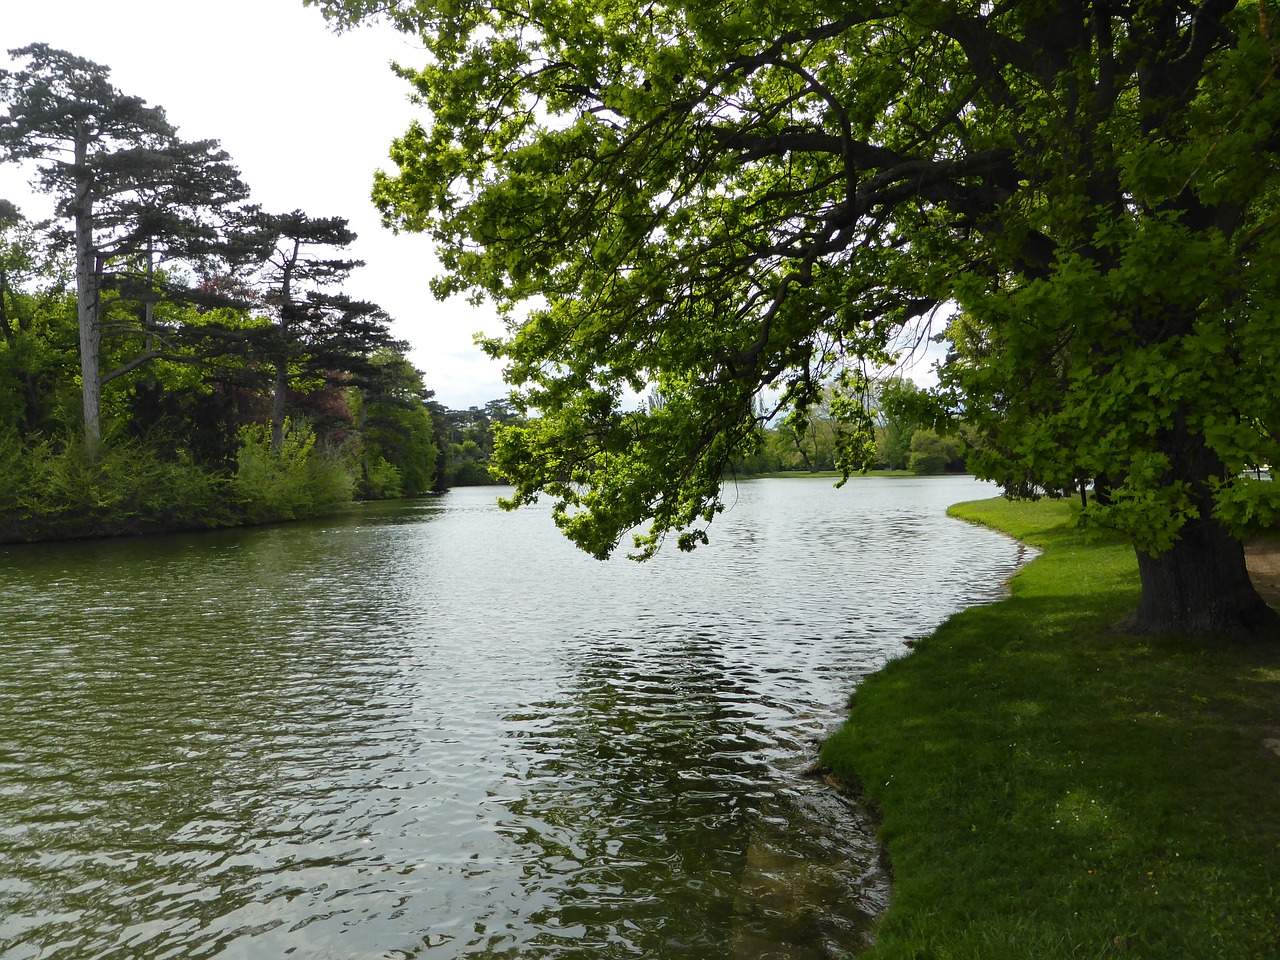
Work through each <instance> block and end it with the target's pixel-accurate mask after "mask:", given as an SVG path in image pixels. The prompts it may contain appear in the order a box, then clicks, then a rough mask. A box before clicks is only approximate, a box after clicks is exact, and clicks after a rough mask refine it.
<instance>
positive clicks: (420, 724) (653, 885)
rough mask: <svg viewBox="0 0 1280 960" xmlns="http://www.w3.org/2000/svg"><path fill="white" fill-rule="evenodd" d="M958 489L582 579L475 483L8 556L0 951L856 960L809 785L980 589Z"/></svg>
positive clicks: (873, 869) (853, 891) (893, 492)
mask: <svg viewBox="0 0 1280 960" xmlns="http://www.w3.org/2000/svg"><path fill="white" fill-rule="evenodd" d="M994 493H995V490H994V488H992V487H990V486H986V485H981V484H978V483H976V482H975V481H973V480H971V479H969V478H962V477H948V478H928V479H926V478H920V479H912V478H905V479H903V478H855V479H853V480H851V481H850V482H849V483H848V485H847V486H846V487H845V488H843V489H841V490H836V489H834V488H833V487H832V483H831V481H830V480H818V479H808V478H803V479H787V480H755V481H748V482H742V483H739V484H738V485H736V487H731V488H730V489H729V490H728V491H727V493H726V496H727V502H728V505H729V509H728V510H727V512H726V513H725V514H724V515H723V516H722V517H720V518H719V519H717V520H716V522H715V523H714V524H713V525H712V527H711V531H710V532H711V544H710V545H709V546H707V547H704V548H700V549H699V550H697V551H695V552H694V553H692V554H681V553H679V552H677V551H676V550H675V549H674V544H672V547H671V549H670V550H668V551H664V552H663V553H662V554H660V555H659V556H658V557H656V558H655V559H654V560H652V561H650V562H648V563H645V564H637V563H634V562H631V561H628V560H626V559H624V558H622V557H621V556H619V557H618V558H617V559H615V560H611V561H609V562H606V563H600V562H597V561H595V560H592V559H590V558H589V557H587V556H585V555H583V554H581V553H579V552H577V551H575V549H574V548H573V547H572V546H571V545H570V544H568V543H567V542H566V541H564V540H563V538H561V537H560V535H559V534H558V533H557V532H556V530H555V529H554V527H553V525H552V523H551V520H550V512H549V509H546V508H544V507H542V506H538V507H534V508H531V509H527V510H522V511H519V512H516V513H506V512H503V511H502V510H500V509H498V507H497V506H496V505H495V501H494V498H495V496H496V492H495V490H494V489H493V488H466V489H458V490H455V491H452V492H450V493H448V494H446V495H444V496H441V497H438V498H433V499H427V500H421V501H412V502H404V501H402V502H398V503H390V504H371V505H367V506H364V507H361V508H359V509H357V510H355V511H353V512H352V513H350V514H348V515H343V516H342V517H340V518H336V519H330V520H324V521H316V522H308V523H298V524H287V525H280V526H273V527H260V528H254V529H240V530H229V531H216V532H210V533H201V534H193V535H180V536H168V537H150V538H139V539H132V540H113V541H97V542H80V543H65V544H44V545H34V546H26V547H13V548H5V549H3V550H0V562H2V563H3V568H2V569H3V573H2V574H0V577H2V583H3V589H2V590H0V957H3V958H4V960H19V958H42V960H49V958H59V960H70V958H122V960H123V958H129V960H137V958H164V957H174V958H189V957H214V956H217V957H227V958H281V957H297V958H324V957H333V958H409V957H422V958H428V960H437V958H438V960H446V958H454V957H459V958H461V957H467V958H497V957H503V958H517V957H519V958H552V957H554V958H566V960H567V958H582V960H587V958H591V960H596V958H611V957H643V958H649V960H667V958H686V957H687V958H699V960H705V958H712V960H714V958H721V957H723V958H739V957H741V958H748V957H750V958H789V960H801V958H819V957H852V956H855V955H856V954H857V952H858V950H859V949H860V948H861V947H863V946H864V945H865V944H866V942H867V938H868V937H869V936H870V933H871V925H872V922H873V920H874V918H875V916H876V915H877V913H878V912H879V911H880V910H882V909H883V906H884V904H885V903H886V901H887V898H888V897H889V895H890V892H891V891H890V888H889V884H888V882H887V879H886V877H885V875H884V872H883V870H882V869H881V867H880V865H879V863H878V859H877V851H876V846H875V843H874V840H873V835H872V827H871V825H870V823H869V821H868V818H867V816H866V814H865V812H864V811H862V810H860V809H859V808H858V807H857V805H856V804H855V803H854V802H853V801H851V800H850V799H848V798H846V797H845V796H843V795H841V794H839V793H837V792H836V791H834V790H833V789H832V788H830V787H829V786H827V785H826V784H825V783H824V782H823V781H821V780H820V779H813V778H809V777H805V776H804V772H805V771H806V769H807V768H808V767H810V766H811V765H812V763H813V761H814V757H815V754H816V751H817V747H818V745H819V744H820V742H821V741H822V739H823V738H824V737H825V736H827V735H828V734H829V733H830V732H831V731H832V730H833V729H834V728H835V727H836V726H837V725H838V724H839V723H840V722H841V720H842V718H843V714H844V704H845V701H846V699H847V696H848V693H849V691H850V690H851V689H852V688H853V687H854V685H855V684H856V683H857V681H858V679H859V677H862V676H865V675H866V674H867V673H869V672H871V671H874V670H876V669H877V668H878V667H879V666H881V665H882V664H883V663H884V662H885V661H886V659H888V658H890V657H895V656H899V655H901V654H903V653H904V652H905V650H906V647H905V645H904V641H907V640H909V639H910V638H912V637H917V636H920V635H922V634H925V633H927V632H928V631H930V630H931V629H932V628H933V627H934V626H936V625H937V624H938V623H939V622H940V621H941V620H942V619H944V618H945V617H946V616H948V615H949V614H950V613H952V612H954V611H955V610H957V609H959V608H961V607H964V606H967V605H970V604H974V603H980V602H985V601H989V600H992V599H995V598H998V597H999V596H1001V595H1002V594H1003V590H1004V587H1003V584H1004V583H1005V581H1006V580H1007V579H1008V577H1009V576H1010V575H1011V574H1012V573H1013V571H1014V570H1015V569H1016V568H1017V566H1018V564H1019V563H1021V562H1022V561H1023V560H1024V559H1025V558H1026V557H1025V550H1024V548H1022V547H1020V546H1019V545H1018V544H1016V543H1014V542H1012V541H1010V540H1008V539H1006V538H1004V537H1002V536H999V535H996V534H994V533H991V532H990V531H986V530H983V529H980V528H976V527H973V526H970V525H967V524H964V523H961V522H959V521H956V520H952V519H949V518H947V517H946V516H945V508H946V507H947V506H948V505H949V504H951V503H953V502H956V501H959V500H967V499H977V498H980V497H985V496H990V495H994Z"/></svg>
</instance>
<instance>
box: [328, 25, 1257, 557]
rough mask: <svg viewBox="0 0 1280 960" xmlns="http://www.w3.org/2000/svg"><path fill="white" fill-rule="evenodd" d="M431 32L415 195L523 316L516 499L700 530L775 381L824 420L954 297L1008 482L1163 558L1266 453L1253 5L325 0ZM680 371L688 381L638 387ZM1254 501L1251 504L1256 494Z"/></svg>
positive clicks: (403, 188) (587, 543) (463, 279)
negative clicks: (1077, 493) (1072, 498)
mask: <svg viewBox="0 0 1280 960" xmlns="http://www.w3.org/2000/svg"><path fill="white" fill-rule="evenodd" d="M312 2H315V3H317V4H318V5H320V6H321V7H323V8H324V9H325V11H326V13H327V14H328V15H329V16H331V17H333V18H335V19H337V20H339V21H340V22H352V21H355V20H359V19H362V18H366V17H370V16H373V15H375V14H380V15H385V16H388V17H389V18H391V19H392V20H393V21H394V22H395V23H396V24H397V25H398V26H399V27H400V28H401V29H404V30H408V31H412V32H415V33H417V34H418V35H419V37H420V38H421V40H422V42H423V43H424V44H425V45H426V48H427V51H428V62H427V63H426V64H425V65H424V66H420V67H417V68H401V73H402V74H403V76H404V77H405V78H406V79H407V80H409V81H410V82H411V83H412V84H413V87H414V90H415V91H416V94H417V96H418V97H419V98H420V99H421V102H422V103H423V105H424V106H425V107H426V108H427V111H428V114H429V116H428V122H426V123H423V124H416V125H414V126H413V127H411V128H410V129H409V130H408V131H407V133H406V134H405V135H404V136H403V137H401V138H400V139H399V140H398V141H397V142H396V144H395V146H394V149H393V154H392V156H393V159H394V161H395V163H396V165H397V168H398V169H397V171H396V172H394V173H392V174H382V175H379V177H378V179H377V183H376V187H375V196H376V199H377V201H378V202H379V204H380V205H381V207H382V210H383V211H384V214H385V216H386V218H387V220H388V221H389V222H390V223H391V224H393V225H395V226H397V227H399V228H402V229H409V230H420V231H427V232H429V233H430V234H431V235H432V236H434V237H435V239H436V240H437V242H438V244H439V246H440V249H441V250H442V254H443V260H444V263H445V266H446V267H447V269H448V275H447V276H446V277H445V278H444V279H442V280H440V281H438V282H437V284H436V290H437V293H439V294H441V295H445V294H450V293H454V292H458V291H468V292H470V293H471V294H472V295H474V296H477V297H487V298H489V299H491V300H492V301H493V302H494V303H495V304H497V305H498V307H499V308H500V309H501V310H503V311H504V312H505V313H506V315H507V317H508V319H509V327H508V333H507V335H506V336H504V337H502V338H498V339H494V340H491V341H489V342H487V343H486V344H485V346H486V349H488V350H489V351H490V352H491V353H492V354H493V355H495V356H498V357H501V358H503V359H504V360H505V361H506V362H507V373H508V377H509V379H510V381H511V382H512V383H513V384H515V385H516V386H517V387H518V389H519V393H518V400H519V402H520V404H521V405H522V407H523V408H524V409H525V410H526V411H529V412H533V413H536V414H537V416H536V417H533V418H531V419H530V420H529V421H528V422H527V423H525V424H524V425H521V426H516V427H512V428H509V429H507V430H505V431H503V433H502V435H501V439H500V442H499V446H498V450H497V454H496V457H495V459H496V462H497V463H498V464H499V466H500V467H501V469H503V470H504V471H505V472H506V474H507V475H508V476H509V477H510V478H511V479H512V481H513V482H514V483H515V485H516V493H515V495H514V497H513V501H514V502H515V503H523V502H527V501H529V500H531V499H533V498H535V497H536V496H537V495H538V494H540V493H547V494H550V495H551V496H553V497H554V498H555V499H556V516H557V521H558V522H559V523H560V524H561V526H563V527H564V528H565V530H566V532H567V533H568V534H569V535H570V536H571V537H572V538H573V539H574V540H575V541H577V542H578V543H579V544H580V545H581V546H583V547H584V548H585V549H587V550H589V551H590V552H592V553H594V554H596V555H598V556H605V555H607V554H608V553H610V552H611V551H612V550H613V549H614V547H615V546H616V544H617V543H618V540H619V538H620V537H621V536H622V535H623V534H624V533H625V532H626V531H628V530H630V529H633V528H635V527H636V525H638V524H641V523H642V522H644V521H646V520H650V521H651V522H652V526H651V527H650V529H649V533H648V534H644V535H641V536H640V537H638V538H637V544H638V546H639V547H640V549H641V553H647V552H649V551H651V550H652V549H653V548H655V547H656V545H657V543H658V542H659V540H660V539H661V537H662V536H663V535H664V534H665V533H666V532H668V531H678V532H680V545H681V546H682V547H691V546H693V545H695V544H696V543H698V542H700V541H701V540H703V539H705V533H704V532H703V527H704V525H705V523H706V522H707V521H709V520H710V519H711V517H712V516H714V514H715V513H716V512H717V511H718V510H719V509H720V508H721V504H720V499H719V489H720V482H721V477H722V474H723V472H724V469H725V467H726V465H727V464H728V463H730V462H731V461H732V460H733V459H734V458H735V457H738V456H741V455H742V454H744V453H746V452H749V450H750V449H751V447H752V444H754V443H755V442H757V440H756V438H757V436H758V432H757V431H756V430H755V429H754V427H755V424H756V423H757V421H758V420H759V418H760V417H761V416H762V415H768V414H769V413H770V412H771V411H769V410H768V409H766V410H765V411H764V412H763V414H759V413H757V411H756V407H755V406H753V402H754V400H755V399H756V398H757V397H758V396H760V395H761V394H762V393H763V394H765V395H768V396H776V397H780V398H781V401H782V402H783V403H789V404H792V405H793V406H795V407H797V408H798V409H799V410H800V411H801V416H803V411H804V410H805V409H806V408H807V406H808V405H810V404H812V403H813V402H814V401H815V400H816V399H817V398H818V397H819V395H820V393H821V390H822V387H823V385H824V383H825V382H827V381H829V380H831V379H832V378H833V377H838V378H841V382H842V384H843V388H842V391H841V393H842V395H843V397H844V398H845V401H846V402H844V403H843V404H841V410H842V415H843V419H844V420H845V421H846V422H847V423H848V424H849V427H850V431H851V432H850V437H851V438H852V440H851V442H849V443H848V444H847V445H846V448H845V456H844V458H843V466H844V468H845V469H846V470H847V469H850V468H852V467H855V466H856V465H857V460H858V454H859V452H860V451H861V450H863V449H864V445H863V444H861V443H859V442H858V438H859V437H862V436H865V434H866V431H867V429H868V427H869V426H870V424H869V421H868V418H867V417H866V415H865V412H864V411H863V409H862V408H861V407H860V405H859V403H858V402H857V401H858V398H859V396H860V394H861V393H862V392H863V389H864V388H865V381H864V380H863V378H862V375H861V372H860V371H861V369H862V365H863V364H870V365H873V366H874V365H877V364H880V363H883V362H885V361H886V360H887V359H888V357H887V354H888V352H889V350H890V348H891V345H892V343H893V338H894V336H895V335H896V334H897V333H898V332H899V331H900V330H901V329H902V328H903V327H904V325H908V324H910V323H912V322H914V321H915V320H917V319H918V318H921V317H927V316H929V315H930V314H931V312H932V311H934V310H936V309H937V308H938V307H939V306H940V305H943V304H957V305H958V306H959V308H960V311H961V317H962V319H961V320H960V321H959V322H958V323H957V325H956V326H955V328H954V329H953V331H952V332H953V336H954V338H955V340H956V344H957V346H956V350H955V352H954V354H953V357H952V363H951V365H950V370H949V372H948V373H947V375H946V376H947V383H948V385H949V387H950V388H951V399H952V400H953V402H954V404H955V406H956V408H957V409H958V410H962V411H963V412H964V413H965V414H966V415H967V416H968V417H970V418H971V419H974V420H977V421H978V422H980V423H981V424H983V425H984V426H985V427H986V429H987V432H988V434H989V439H990V442H989V443H988V444H987V445H986V447H985V450H986V453H985V456H986V458H987V459H986V460H985V462H984V466H983V468H984V471H985V472H986V473H987V474H988V475H991V476H999V475H1001V474H1020V475H1024V476H1029V477H1031V478H1033V480H1034V482H1035V483H1039V484H1048V485H1057V486H1065V485H1068V484H1069V483H1074V482H1075V481H1077V480H1080V479H1093V480H1097V481H1099V482H1100V483H1101V482H1102V481H1103V480H1105V486H1106V488H1107V489H1108V490H1109V491H1110V497H1109V504H1106V505H1098V506H1097V507H1095V509H1100V510H1101V511H1102V512H1103V513H1104V514H1105V515H1106V516H1105V519H1107V520H1108V521H1109V522H1111V523H1113V524H1115V525H1117V526H1119V527H1121V528H1122V529H1124V530H1125V531H1126V532H1127V533H1128V534H1129V535H1130V536H1131V537H1132V538H1133V539H1134V540H1135V542H1136V543H1137V544H1138V545H1139V546H1140V547H1142V548H1144V549H1149V550H1153V551H1159V550H1163V549H1165V548H1167V547H1168V545H1169V544H1170V543H1172V541H1173V539H1174V538H1176V536H1177V533H1178V531H1179V529H1180V528H1181V527H1182V526H1183V525H1184V524H1186V523H1188V522H1191V521H1194V520H1196V519H1197V518H1203V517H1207V516H1208V515H1209V514H1211V513H1213V512H1215V511H1217V513H1218V514H1219V515H1221V516H1222V517H1223V518H1225V519H1227V520H1229V521H1231V522H1237V523H1238V522H1240V521H1241V518H1242V516H1243V514H1245V513H1248V512H1249V511H1250V510H1256V509H1258V507H1257V505H1256V503H1255V505H1254V506H1252V507H1242V506H1241V504H1242V503H1244V502H1245V501H1248V500H1249V499H1250V497H1253V498H1254V500H1255V501H1256V495H1255V494H1253V493H1249V492H1248V491H1245V489H1244V487H1243V485H1242V482H1241V481H1240V480H1239V479H1238V477H1237V474H1238V473H1239V470H1240V468H1241V467H1242V466H1243V465H1245V464H1246V463H1247V462H1257V461H1258V460H1261V459H1265V460H1271V459H1273V452H1274V450H1275V436H1274V432H1273V427H1274V424H1275V423H1276V422H1277V419H1276V412H1277V411H1276V409H1275V400H1274V398H1275V397H1277V396H1280V390H1278V389H1277V387H1280V384H1277V383H1276V377H1277V374H1276V371H1277V369H1280V365H1278V364H1277V363H1276V360H1280V357H1276V356H1275V353H1276V351H1277V350H1278V349H1280V347H1278V346H1277V344H1280V337H1277V335H1276V334H1277V332H1280V331H1277V320H1278V319H1280V318H1278V316H1277V309H1278V308H1277V303H1280V299H1277V297H1276V294H1277V293H1278V292H1280V291H1277V290H1276V284H1277V279H1276V278H1277V277H1280V270H1278V269H1277V267H1278V266H1280V264H1278V263H1277V233H1276V229H1277V226H1278V225H1280V218H1278V216H1277V213H1278V205H1277V192H1276V184H1277V169H1278V168H1277V164H1276V151H1277V146H1280V140H1278V138H1277V133H1276V130H1275V118H1276V117H1280V87H1277V84H1276V74H1277V65H1278V64H1280V43H1278V42H1277V35H1276V33H1275V30H1276V29H1277V27H1274V26H1273V25H1272V23H1271V21H1270V19H1269V16H1270V14H1269V7H1268V6H1267V5H1266V4H1262V3H1257V2H1239V3H1236V2H1227V0H1204V2H1200V3H1195V2H1187V0H1140V2H1120V3H1114V2H1108V3H1101V2H1098V3H1087V2H1082V3H1076V4H1062V3H1057V2H1048V0H1019V2H1012V0H1010V2H994V3H993V2H975V0H950V2H937V0H927V2H926V0H903V2H896V3H883V2H853V3H848V2H844V3H839V4H833V3H828V2H825V0H809V2H803V3H800V2H788V3H776V2H772V0H770V2H763V0H745V2H734V3H732V4H730V3H727V2H722V3H712V4H702V3H699V4H692V3H689V4H685V3H678V2H677V3H652V2H644V3H636V2H628V0H586V2H582V0H573V2H570V0H515V2H512V3H506V4H502V5H490V4H486V3H474V2H467V3H427V2H425V0H424V2H417V3H415V2H407V0H379V2H372V0H347V2H340V0H312ZM651 386H654V387H656V388H657V389H658V390H659V391H660V393H661V395H662V396H663V398H664V400H665V402H664V403H663V404H662V405H661V406H659V407H654V408H650V409H634V407H635V406H636V405H635V404H634V403H633V402H632V398H633V397H634V396H635V395H636V394H638V393H642V392H644V391H647V390H648V389H649V388H650V387H651ZM1233 504H1234V505H1235V506H1233Z"/></svg>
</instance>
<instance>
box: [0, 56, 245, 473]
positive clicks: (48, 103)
mask: <svg viewBox="0 0 1280 960" xmlns="http://www.w3.org/2000/svg"><path fill="white" fill-rule="evenodd" d="M9 53H10V56H11V57H13V58H14V59H15V60H18V61H21V62H23V64H24V65H23V66H22V67H21V68H20V69H17V70H2V71H0V101H3V102H4V103H6V104H7V105H8V112H7V113H6V114H5V115H4V116H3V117H2V118H0V159H9V160H35V161H37V169H38V172H39V179H38V185H39V187H40V188H41V189H43V190H45V191H47V192H50V193H52V194H54V196H55V197H56V198H57V211H58V214H59V215H60V216H61V217H64V218H66V219H68V220H70V221H71V223H72V230H71V238H72V240H73V243H74V249H75V261H76V303H77V310H78V316H79V327H80V367H81V396H82V403H83V415H84V444H85V451H86V453H87V455H88V456H89V457H91V458H96V457H97V455H98V452H99V450H100V447H101V443H102V412H101V403H102V388H103V384H104V382H106V381H108V380H110V379H112V378H113V377H115V376H119V375H121V374H122V373H123V372H125V371H127V370H130V369H133V368H134V367H136V366H137V365H138V364H140V363H143V362H145V361H146V360H147V359H149V357H151V356H154V355H158V352H157V351H154V350H153V349H150V348H147V349H144V350H143V351H142V352H140V353H139V354H138V355H137V356H135V357H134V358H132V359H131V360H130V361H128V362H127V363H126V364H125V365H124V367H122V368H121V369H119V370H116V371H111V372H108V373H105V374H104V372H103V370H102V339H103V335H104V332H105V331H104V317H105V313H106V310H105V308H106V306H107V300H108V294H109V292H112V291H114V292H115V293H116V294H117V295H125V296H130V295H132V296H135V297H139V298H140V300H141V302H142V303H143V304H144V312H145V316H144V318H143V322H144V326H145V325H146V322H147V320H149V318H150V304H152V303H153V302H154V301H155V299H156V297H157V296H158V295H159V294H158V292H157V290H156V288H155V266H156V264H157V263H158V262H163V261H165V260H169V261H174V260H180V261H184V262H188V263H190V262H194V261H200V260H205V259H208V258H210V257H214V256H216V255H218V254H219V252H220V247H221V243H222V239H223V227H224V223H223V222H222V220H223V217H224V215H225V214H226V212H227V211H229V209H230V208H231V207H233V205H235V204H237V203H240V202H241V201H243V200H244V199H245V198H246V196H247V194H248V189H247V188H246V187H245V186H244V184H243V183H242V182H241V181H240V179H239V172H238V171H237V170H236V168H235V167H234V166H233V165H232V164H231V162H230V159H229V157H228V156H227V154H226V153H225V152H223V151H222V150H220V149H219V148H218V145H217V142H216V141H212V140H204V141H197V142H186V141H183V140H181V139H179V137H178V135H177V130H176V129H175V128H174V127H173V125H172V124H170V123H169V121H168V119H167V117H166V115H165V112H164V110H163V109H162V108H160V107H153V106H148V105H147V104H146V103H145V101H143V100H142V99H140V98H138V97H134V96H127V95H125V94H123V93H121V92H120V91H119V90H118V89H117V88H116V87H115V86H113V85H112V84H111V82H110V79H109V74H110V71H109V69H108V68H107V67H104V66H102V65H101V64H97V63H94V62H93V61H91V60H86V59H84V58H82V57H77V56H74V55H73V54H70V53H68V52H66V51H64V50H58V49H55V48H53V47H50V46H49V45H48V44H44V43H36V44H31V45H29V46H26V47H22V48H20V49H15V50H10V51H9ZM139 262H140V264H141V265H140V266H139V265H138V264H139ZM130 274H133V275H134V278H135V279H136V278H137V277H140V278H141V284H140V285H139V284H138V283H137V282H135V283H134V284H132V286H130V284H128V283H126V282H123V281H125V280H127V279H128V278H129V275H130Z"/></svg>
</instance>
